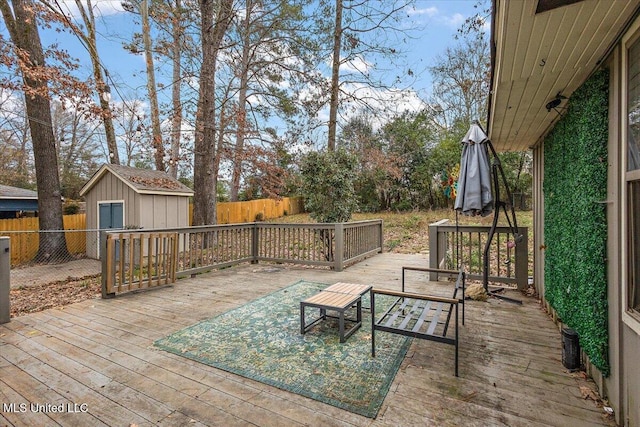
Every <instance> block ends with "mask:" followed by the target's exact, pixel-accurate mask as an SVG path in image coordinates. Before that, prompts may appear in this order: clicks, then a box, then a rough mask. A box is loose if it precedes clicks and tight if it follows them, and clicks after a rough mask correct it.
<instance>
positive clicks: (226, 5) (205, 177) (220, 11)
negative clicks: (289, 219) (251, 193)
mask: <svg viewBox="0 0 640 427" xmlns="http://www.w3.org/2000/svg"><path fill="white" fill-rule="evenodd" d="M232 6H233V0H218V1H213V0H200V19H201V31H202V33H201V43H202V66H201V69H200V94H199V98H198V111H197V114H196V136H195V153H194V167H193V169H194V179H193V184H194V193H195V200H194V205H193V223H194V225H205V224H215V223H216V222H217V212H216V203H217V198H216V189H217V186H218V172H219V168H220V153H219V148H220V147H218V146H217V142H218V141H219V140H218V138H217V136H218V135H217V134H216V103H215V101H216V97H215V94H216V83H215V77H216V68H217V61H218V53H219V52H220V49H221V44H222V41H223V38H224V34H225V32H226V31H227V28H228V27H229V25H230V23H231V20H232V19H233V7H232Z"/></svg>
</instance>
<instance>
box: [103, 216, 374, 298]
mask: <svg viewBox="0 0 640 427" xmlns="http://www.w3.org/2000/svg"><path fill="white" fill-rule="evenodd" d="M101 246H102V247H101V251H100V253H101V254H103V255H102V295H103V297H105V298H106V297H108V296H112V295H114V294H116V293H121V292H127V291H132V290H136V289H143V288H149V287H154V286H159V285H164V284H168V283H173V282H175V280H176V279H177V277H180V276H189V275H194V274H197V273H200V272H203V271H208V270H212V269H214V268H223V267H228V266H231V265H235V264H240V263H243V262H259V261H271V262H281V263H295V264H305V265H314V266H327V267H330V268H333V269H335V270H336V271H341V270H342V269H343V268H345V267H346V266H347V265H350V264H353V263H355V262H358V261H360V260H361V259H363V258H365V257H367V256H370V255H372V254H374V253H377V252H382V220H371V221H357V222H350V223H337V224H334V223H332V224H277V223H263V222H257V223H244V224H229V225H215V226H202V227H189V228H176V229H162V230H149V231H140V230H135V231H131V232H127V231H104V232H103V233H102V239H101Z"/></svg>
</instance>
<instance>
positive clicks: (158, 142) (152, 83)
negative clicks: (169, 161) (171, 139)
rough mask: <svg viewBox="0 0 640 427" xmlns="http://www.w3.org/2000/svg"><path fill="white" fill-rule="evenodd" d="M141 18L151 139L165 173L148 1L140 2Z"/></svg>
mask: <svg viewBox="0 0 640 427" xmlns="http://www.w3.org/2000/svg"><path fill="white" fill-rule="evenodd" d="M140 16H141V17H142V41H143V44H144V58H145V64H146V69H147V95H148V96H149V103H150V109H151V137H152V141H153V142H152V145H153V152H154V155H153V157H154V159H155V164H156V169H157V170H159V171H164V143H163V142H162V131H161V130H160V108H159V107H158V94H157V91H156V74H155V69H154V66H153V50H152V45H151V25H150V24H149V3H148V0H142V1H141V2H140Z"/></svg>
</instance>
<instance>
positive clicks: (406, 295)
mask: <svg viewBox="0 0 640 427" xmlns="http://www.w3.org/2000/svg"><path fill="white" fill-rule="evenodd" d="M371 292H372V293H375V294H381V295H390V296H394V297H400V298H413V299H421V300H427V301H434V302H442V303H444V304H458V303H459V302H460V301H459V300H458V299H457V298H446V297H439V296H434V295H425V294H417V293H414V292H399V291H388V290H386V289H371Z"/></svg>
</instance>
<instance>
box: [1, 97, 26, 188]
mask: <svg viewBox="0 0 640 427" xmlns="http://www.w3.org/2000/svg"><path fill="white" fill-rule="evenodd" d="M25 108H26V107H25V105H24V97H18V96H15V95H14V93H13V92H12V91H9V90H0V164H1V165H2V172H3V173H2V176H0V184H3V185H11V186H15V187H21V188H35V174H34V173H33V148H32V146H31V138H30V135H29V121H28V118H27V114H26V111H25Z"/></svg>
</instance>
